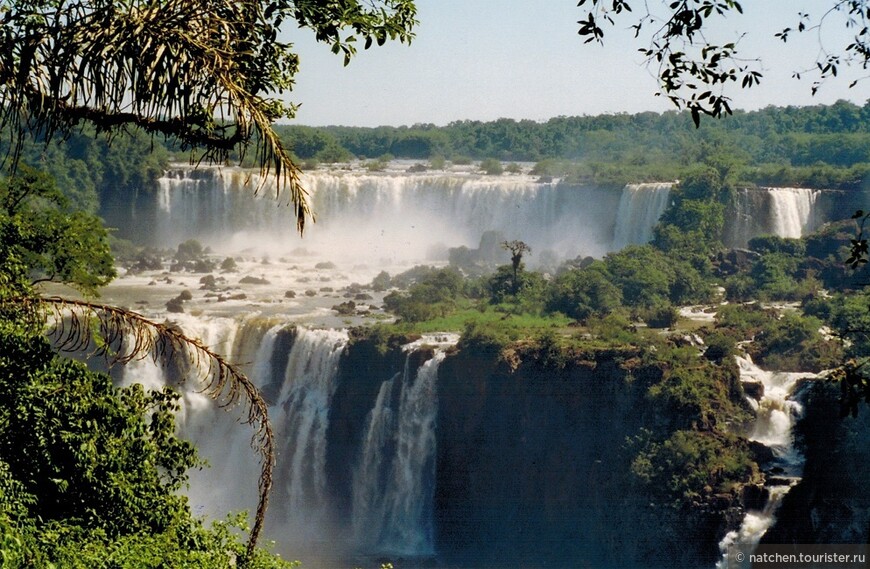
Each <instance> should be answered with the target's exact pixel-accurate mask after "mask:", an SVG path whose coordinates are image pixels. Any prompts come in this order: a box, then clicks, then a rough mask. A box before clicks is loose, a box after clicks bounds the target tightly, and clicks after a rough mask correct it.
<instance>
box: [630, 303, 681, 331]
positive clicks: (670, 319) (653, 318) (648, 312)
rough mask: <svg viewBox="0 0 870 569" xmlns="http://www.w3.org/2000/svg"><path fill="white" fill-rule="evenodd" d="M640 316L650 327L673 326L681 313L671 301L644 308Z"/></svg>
mask: <svg viewBox="0 0 870 569" xmlns="http://www.w3.org/2000/svg"><path fill="white" fill-rule="evenodd" d="M640 317H641V320H643V321H644V322H646V323H647V326H649V327H650V328H673V327H674V326H675V325H676V323H677V321H678V320H679V319H680V313H679V311H678V310H677V309H676V308H674V306H673V305H672V304H671V303H670V302H662V303H659V304H655V305H653V306H650V307H648V308H645V309H643V310H642V311H641V312H640Z"/></svg>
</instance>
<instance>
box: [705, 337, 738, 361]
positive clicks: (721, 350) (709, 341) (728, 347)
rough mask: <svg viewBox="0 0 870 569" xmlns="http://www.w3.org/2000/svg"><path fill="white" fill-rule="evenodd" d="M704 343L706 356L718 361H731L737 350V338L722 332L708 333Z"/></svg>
mask: <svg viewBox="0 0 870 569" xmlns="http://www.w3.org/2000/svg"><path fill="white" fill-rule="evenodd" d="M704 343H705V344H706V345H707V349H705V350H704V357H705V358H707V359H708V360H710V361H713V362H716V363H723V362H725V361H729V360H730V359H731V358H733V357H734V355H735V354H736V352H737V340H735V339H734V338H733V337H731V336H729V335H727V334H723V333H721V332H713V333H710V334H707V335H706V337H705V338H704Z"/></svg>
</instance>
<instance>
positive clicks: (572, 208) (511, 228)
mask: <svg viewBox="0 0 870 569" xmlns="http://www.w3.org/2000/svg"><path fill="white" fill-rule="evenodd" d="M261 182H262V180H260V178H259V177H258V176H257V175H256V174H252V173H251V172H248V171H245V170H240V169H235V168H203V169H200V170H191V169H189V168H177V169H173V170H170V171H169V172H167V173H166V174H165V176H164V177H163V178H161V179H160V180H159V191H158V192H157V202H158V204H157V205H158V207H157V209H158V211H157V213H156V214H155V216H154V220H153V222H152V221H151V220H148V221H145V222H144V223H146V224H149V227H148V228H147V229H148V231H144V230H140V231H138V232H137V230H136V224H137V221H136V220H135V219H121V218H115V219H111V220H110V221H111V223H112V224H113V225H115V226H117V227H119V228H121V229H122V230H123V231H122V232H123V233H124V234H125V235H126V236H127V237H128V238H134V237H138V238H140V240H148V239H150V240H151V243H150V244H151V245H155V246H160V247H174V246H175V245H177V244H178V243H179V242H181V241H184V240H186V239H194V238H195V239H198V240H200V241H201V242H203V243H205V244H208V245H211V246H212V247H213V248H216V249H221V250H223V251H225V252H232V251H242V250H245V249H249V248H251V249H256V250H260V249H262V250H263V252H268V253H270V254H277V255H282V254H286V253H288V252H291V251H293V250H295V249H299V248H304V249H305V250H307V251H310V252H316V251H321V250H324V251H329V252H330V255H335V254H336V251H341V252H342V253H341V254H342V255H344V256H346V257H349V258H353V259H355V260H360V259H363V260H365V261H366V262H381V264H384V263H383V262H382V261H383V260H386V261H387V262H395V261H397V260H402V261H407V260H415V261H420V260H425V259H427V258H430V257H432V256H433V255H437V256H439V258H446V254H445V251H446V248H447V247H455V246H461V245H465V246H469V247H474V246H476V245H477V244H478V242H479V240H480V237H481V235H482V234H483V233H484V232H485V231H488V230H493V231H499V232H501V233H503V234H504V235H505V238H507V239H522V240H523V241H525V242H527V243H528V244H530V245H531V246H532V248H533V249H534V250H535V251H536V252H542V251H545V250H552V251H554V252H555V253H557V254H558V255H559V256H562V257H574V256H577V255H580V254H582V255H593V256H600V255H603V254H604V253H606V252H608V251H610V250H612V242H613V231H614V223H615V215H616V211H617V205H618V200H619V199H620V192H618V191H612V190H610V189H603V188H597V187H588V186H577V185H569V184H560V183H557V182H546V183H542V182H538V181H536V180H535V179H534V178H532V177H529V176H501V177H491V176H480V175H475V174H469V173H461V172H460V173H422V174H407V173H404V172H387V173H369V172H365V171H323V170H317V171H313V172H310V173H306V174H305V175H304V176H303V177H302V184H303V186H304V187H305V188H306V190H307V191H308V193H309V200H310V203H311V206H312V210H313V211H314V213H315V215H316V216H317V221H318V222H317V223H316V224H313V225H310V226H309V227H308V228H307V229H306V235H305V237H304V239H301V240H300V238H299V237H298V235H297V234H296V229H295V222H294V219H293V215H292V210H290V209H288V208H287V207H281V206H280V205H279V204H280V203H282V200H281V199H279V200H278V202H277V203H276V201H275V200H274V199H272V198H273V197H274V195H275V192H274V189H272V188H271V186H270V185H269V184H268V183H266V184H265V185H264V186H263V187H262V188H261V189H260V190H259V193H258V196H257V197H253V194H254V191H255V189H257V188H258V187H259V186H260V184H261ZM284 201H285V202H286V200H284ZM139 209H140V210H141V209H144V208H143V207H140V208H139ZM106 213H107V214H109V213H112V214H113V215H116V216H117V215H118V214H117V212H114V213H113V212H106ZM655 219H656V217H653V218H652V222H654V221H655ZM635 221H637V220H635ZM643 223H647V221H643ZM152 224H153V226H154V227H152V226H151V225H152ZM155 228H156V229H155ZM650 228H651V226H650V227H645V228H640V231H647V232H648V231H649V230H650Z"/></svg>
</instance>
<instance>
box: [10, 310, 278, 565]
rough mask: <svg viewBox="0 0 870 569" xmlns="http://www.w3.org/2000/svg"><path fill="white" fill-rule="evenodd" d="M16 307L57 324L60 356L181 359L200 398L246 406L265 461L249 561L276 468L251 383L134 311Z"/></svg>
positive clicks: (196, 344)
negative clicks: (34, 312)
mask: <svg viewBox="0 0 870 569" xmlns="http://www.w3.org/2000/svg"><path fill="white" fill-rule="evenodd" d="M14 302H17V303H20V304H22V305H24V306H25V307H26V308H30V309H35V310H39V309H42V310H43V312H44V314H45V316H46V319H47V320H49V321H51V322H53V324H54V327H53V328H52V329H51V330H50V332H49V337H50V338H51V339H52V340H53V341H54V343H55V346H56V347H57V348H58V349H59V350H60V351H64V352H72V353H81V352H85V351H89V352H88V353H89V355H93V356H97V357H103V358H105V359H106V360H107V361H108V363H109V364H110V365H113V364H126V363H129V362H131V361H134V360H140V359H144V358H147V357H150V358H153V359H154V360H155V362H159V361H162V360H163V359H164V358H165V357H172V358H178V357H183V358H186V360H185V361H187V362H188V363H189V364H190V370H191V372H192V373H193V375H194V378H193V379H195V380H196V381H197V382H198V383H199V384H200V386H201V387H200V391H201V392H202V393H205V394H207V395H208V396H210V397H211V398H212V399H214V400H215V401H217V402H218V405H219V406H220V407H222V408H229V407H234V406H235V405H237V404H240V405H242V406H243V409H244V412H243V414H242V415H243V416H242V418H240V421H241V422H242V423H247V424H250V425H251V427H252V428H253V429H254V434H253V436H252V438H251V446H252V447H253V448H254V449H255V451H256V452H258V453H259V454H260V462H261V470H260V478H259V481H258V487H259V494H260V496H259V502H258V504H257V512H256V515H255V516H254V524H253V527H252V528H251V534H250V536H249V539H248V544H247V556H248V559H250V558H251V556H252V555H253V551H254V548H255V547H256V544H257V540H258V538H259V536H260V533H261V531H262V528H263V522H264V519H265V515H266V509H267V507H268V504H269V494H270V492H271V488H272V470H273V468H274V465H275V447H274V433H273V432H272V425H271V423H270V422H269V414H268V408H267V404H266V402H265V400H264V399H263V397H262V396H261V395H260V392H259V390H258V389H257V387H256V386H255V385H254V384H253V383H252V382H251V380H250V379H248V378H247V377H246V376H245V375H244V374H243V373H242V372H241V371H239V369H238V368H236V367H235V366H234V365H232V364H231V363H229V362H227V361H226V360H225V359H224V358H223V357H222V356H221V355H220V354H217V353H216V352H214V351H213V350H211V349H210V348H209V347H208V346H206V345H205V344H203V343H202V342H201V341H200V340H198V339H196V338H191V337H190V336H187V335H185V334H184V333H183V332H181V331H180V330H178V329H177V328H174V327H172V326H169V325H166V324H161V323H158V322H154V321H152V320H149V319H148V318H146V317H144V316H142V315H141V314H138V313H136V312H132V311H129V310H126V309H123V308H119V307H116V306H110V305H106V304H97V303H93V302H86V301H81V300H69V299H64V298H60V297H36V298H21V299H16V300H15V301H14ZM187 379H191V378H187Z"/></svg>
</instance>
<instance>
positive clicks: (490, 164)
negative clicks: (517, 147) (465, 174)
mask: <svg viewBox="0 0 870 569" xmlns="http://www.w3.org/2000/svg"><path fill="white" fill-rule="evenodd" d="M480 169H481V170H482V171H483V172H484V173H485V174H486V175H487V176H501V175H502V174H503V173H504V168H503V167H502V165H501V162H500V161H499V160H497V159H495V158H486V159H484V160H482V161H481V162H480Z"/></svg>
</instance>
